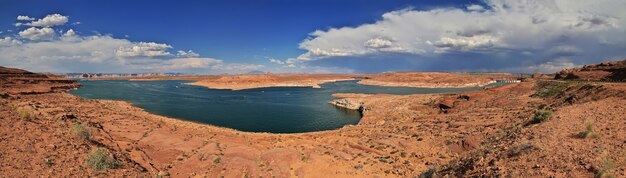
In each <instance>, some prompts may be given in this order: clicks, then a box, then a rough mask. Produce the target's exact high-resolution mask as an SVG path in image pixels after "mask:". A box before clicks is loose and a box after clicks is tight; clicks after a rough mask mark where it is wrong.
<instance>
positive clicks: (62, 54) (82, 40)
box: [0, 14, 264, 74]
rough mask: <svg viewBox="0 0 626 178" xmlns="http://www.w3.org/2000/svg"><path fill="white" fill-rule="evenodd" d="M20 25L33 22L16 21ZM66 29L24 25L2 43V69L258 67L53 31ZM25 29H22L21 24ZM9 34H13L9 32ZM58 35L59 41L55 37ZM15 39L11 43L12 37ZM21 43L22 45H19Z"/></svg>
mask: <svg viewBox="0 0 626 178" xmlns="http://www.w3.org/2000/svg"><path fill="white" fill-rule="evenodd" d="M18 18H19V19H22V20H34V19H28V18H26V17H18ZM65 23H67V17H66V16H62V15H58V14H52V15H48V16H46V17H45V18H43V19H39V20H37V21H33V22H30V23H28V24H29V25H31V26H33V27H29V28H27V29H24V30H23V31H20V32H19V33H17V34H7V35H8V36H6V37H0V54H2V55H0V66H10V67H18V68H23V69H27V70H31V71H35V72H193V73H205V74H206V73H245V72H248V71H251V70H256V69H259V68H262V67H264V66H262V65H255V64H239V63H227V62H224V61H222V60H219V59H214V58H201V57H200V55H199V54H198V53H196V52H194V51H192V50H188V51H183V50H179V51H177V53H176V55H172V54H171V53H170V50H172V48H173V47H172V46H171V45H168V44H164V43H155V42H133V41H130V40H127V39H123V38H114V37H112V36H110V35H100V34H95V35H87V36H82V35H80V33H78V32H76V31H75V30H73V29H68V30H65V31H64V32H63V31H62V30H59V29H54V28H56V27H55V26H57V25H61V24H65ZM25 24H26V23H25ZM7 32H9V33H11V32H12V31H9V30H7ZM56 32H59V33H60V34H61V35H60V36H57V34H56ZM17 35H19V36H20V37H21V38H18V39H15V38H13V37H12V36H17ZM22 38H23V39H22Z"/></svg>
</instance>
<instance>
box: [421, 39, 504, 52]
mask: <svg viewBox="0 0 626 178" xmlns="http://www.w3.org/2000/svg"><path fill="white" fill-rule="evenodd" d="M499 41H500V39H499V38H497V37H493V36H489V35H479V36H472V37H464V36H458V37H454V38H450V37H443V38H441V39H439V40H438V41H436V42H434V43H431V42H430V41H427V42H426V43H427V44H429V45H433V46H435V47H437V48H439V49H438V50H435V52H437V53H439V52H445V51H447V50H460V51H471V50H477V49H481V48H482V49H487V48H491V47H494V46H499V45H498V42H499ZM500 46H501V47H502V45H500Z"/></svg>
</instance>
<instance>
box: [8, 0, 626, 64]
mask: <svg viewBox="0 0 626 178" xmlns="http://www.w3.org/2000/svg"><path fill="white" fill-rule="evenodd" d="M625 4H626V3H625V2H623V1H619V0H600V1H597V2H595V1H594V2H593V3H589V2H585V1H580V2H577V1H566V0H555V1H536V2H535V1H528V2H518V1H512V0H485V1H349V0H341V1H330V0H328V1H287V0H280V1H270V0H265V1H263V0H261V1H200V2H198V1H99V2H97V1H0V31H2V33H0V39H2V41H0V44H4V45H0V52H3V54H7V55H5V56H3V57H2V56H0V65H5V66H12V67H21V68H26V69H29V70H33V71H39V72H189V73H208V74H212V73H245V72H247V71H251V70H261V71H271V72H312V73H315V72H317V73H372V72H385V71H511V72H534V71H542V72H552V71H555V70H558V69H560V68H565V67H573V66H577V65H582V64H586V63H595V62H599V61H603V60H618V59H623V58H625V57H626V52H624V51H626V50H624V49H625V45H624V44H625V41H626V40H624V39H615V38H611V36H615V35H622V36H623V35H626V33H625V30H624V25H626V23H624V21H625V20H624V18H625V16H626V15H625V14H624V12H622V10H620V9H624V8H626V5H625ZM54 14H56V15H58V16H51V15H54ZM18 16H28V18H23V20H18V19H17V17H18ZM47 17H50V18H48V20H50V19H52V20H61V21H60V22H59V23H56V24H45V23H44V24H36V23H33V22H35V21H38V20H40V19H45V18H47ZM65 19H66V20H67V22H64V20H65ZM524 20H526V21H527V22H524ZM516 21H520V22H516ZM41 22H51V21H45V20H44V21H41ZM16 23H22V25H19V26H18V25H16ZM29 23H30V24H29ZM51 23H54V22H51ZM47 29H50V30H47ZM70 29H71V31H72V33H71V35H70V34H67V32H68V31H69V30H70ZM27 30H28V31H27ZM20 32H24V33H20ZM26 32H28V33H26ZM66 34H67V35H66ZM532 39H536V41H532ZM189 50H191V51H192V53H189V54H184V53H179V52H178V51H184V52H185V53H188V52H189ZM109 53H110V54H109ZM190 54H191V55H190Z"/></svg>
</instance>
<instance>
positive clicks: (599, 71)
mask: <svg viewBox="0 0 626 178" xmlns="http://www.w3.org/2000/svg"><path fill="white" fill-rule="evenodd" d="M554 79H560V80H584V81H615V82H624V81H626V59H625V60H623V61H610V62H603V63H600V64H592V65H585V66H583V67H580V68H572V69H565V70H562V71H560V72H557V73H556V76H555V77H554Z"/></svg>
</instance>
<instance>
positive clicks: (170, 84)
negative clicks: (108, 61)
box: [70, 80, 499, 133]
mask: <svg viewBox="0 0 626 178" xmlns="http://www.w3.org/2000/svg"><path fill="white" fill-rule="evenodd" d="M79 82H80V83H81V84H82V87H81V88H79V89H77V90H74V91H71V92H70V93H71V94H74V95H77V96H80V97H83V98H89V99H109V100H123V101H129V102H131V103H133V104H134V105H135V106H137V107H140V108H143V109H145V110H146V111H148V112H150V113H154V114H158V115H163V116H167V117H173V118H178V119H183V120H189V121H195V122H201V123H206V124H211V125H216V126H221V127H228V128H233V129H237V130H241V131H250V132H272V133H298V132H311V131H320V130H331V129H336V128H340V127H343V126H344V125H348V124H357V123H358V122H359V120H360V118H361V114H360V113H359V112H358V111H354V110H347V109H343V108H338V107H335V106H334V105H331V104H328V103H327V102H328V101H330V100H332V99H333V97H332V96H331V95H332V94H333V93H367V94H375V93H387V94H417V93H422V94H426V93H446V92H461V91H471V90H477V89H480V88H482V87H472V88H438V89H433V88H411V87H381V86H369V85H360V84H357V81H341V82H332V83H325V84H322V85H320V86H321V88H310V87H271V88H258V89H248V90H239V91H231V90H216V89H207V88H205V87H199V86H190V85H184V83H187V82H190V81H180V80H178V81H123V80H104V81H103V80H93V81H88V80H81V81H79ZM491 85H499V84H491Z"/></svg>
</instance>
